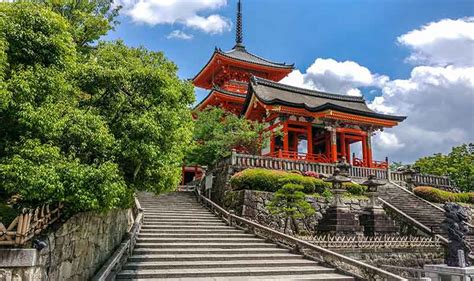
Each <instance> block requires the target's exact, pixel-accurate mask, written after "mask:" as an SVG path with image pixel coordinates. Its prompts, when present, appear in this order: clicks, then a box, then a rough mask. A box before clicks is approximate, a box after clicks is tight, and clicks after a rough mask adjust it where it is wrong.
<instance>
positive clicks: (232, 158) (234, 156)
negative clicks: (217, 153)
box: [230, 149, 237, 166]
mask: <svg viewBox="0 0 474 281" xmlns="http://www.w3.org/2000/svg"><path fill="white" fill-rule="evenodd" d="M230 164H231V165H232V166H234V165H236V164H237V150H235V149H232V154H231V156H230Z"/></svg>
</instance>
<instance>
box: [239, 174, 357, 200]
mask: <svg viewBox="0 0 474 281" xmlns="http://www.w3.org/2000/svg"><path fill="white" fill-rule="evenodd" d="M288 183H291V184H298V185H301V186H303V192H304V193H306V194H312V193H318V194H323V193H324V192H325V191H326V190H329V189H331V184H330V183H328V182H325V181H323V180H321V179H317V178H315V177H312V176H303V175H300V174H296V173H292V172H284V171H276V170H267V169H246V170H243V171H241V172H239V173H237V174H235V175H234V176H232V178H231V179H230V184H231V187H232V189H233V190H242V189H249V190H260V191H269V192H276V191H277V190H279V189H280V188H282V187H283V186H284V185H285V184H288ZM344 187H345V188H347V191H348V192H349V193H351V194H353V195H362V194H363V193H364V192H365V187H364V186H361V185H358V184H354V183H347V184H344Z"/></svg>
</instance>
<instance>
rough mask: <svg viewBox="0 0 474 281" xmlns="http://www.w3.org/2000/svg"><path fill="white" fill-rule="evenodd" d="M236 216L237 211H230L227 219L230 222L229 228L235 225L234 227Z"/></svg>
mask: <svg viewBox="0 0 474 281" xmlns="http://www.w3.org/2000/svg"><path fill="white" fill-rule="evenodd" d="M234 215H235V211H234V210H230V211H229V217H228V218H227V219H228V221H229V226H233V225H234Z"/></svg>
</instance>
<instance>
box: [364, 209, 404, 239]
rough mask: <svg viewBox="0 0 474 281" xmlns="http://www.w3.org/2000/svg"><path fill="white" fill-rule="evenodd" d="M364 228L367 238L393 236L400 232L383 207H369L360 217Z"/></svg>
mask: <svg viewBox="0 0 474 281" xmlns="http://www.w3.org/2000/svg"><path fill="white" fill-rule="evenodd" d="M359 218H360V224H361V225H362V226H363V227H364V235H365V236H375V235H384V234H392V233H397V232H398V230H399V229H398V227H397V226H396V225H395V224H394V223H393V221H391V220H390V219H389V218H388V217H387V214H386V213H385V211H384V209H383V208H382V207H379V206H376V207H372V206H371V207H368V208H365V209H364V213H363V214H362V215H361V216H360V217H359Z"/></svg>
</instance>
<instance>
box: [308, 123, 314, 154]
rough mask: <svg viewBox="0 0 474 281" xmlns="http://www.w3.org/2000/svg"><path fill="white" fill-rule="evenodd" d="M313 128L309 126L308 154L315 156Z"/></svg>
mask: <svg viewBox="0 0 474 281" xmlns="http://www.w3.org/2000/svg"><path fill="white" fill-rule="evenodd" d="M312 128H313V126H312V125H311V124H310V125H308V132H307V134H308V135H307V136H306V140H307V141H308V154H313V131H312Z"/></svg>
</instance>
